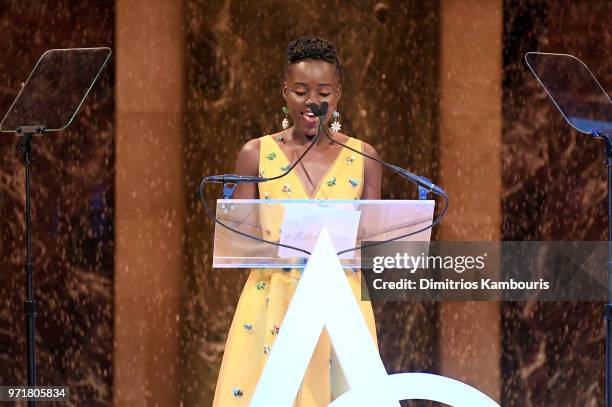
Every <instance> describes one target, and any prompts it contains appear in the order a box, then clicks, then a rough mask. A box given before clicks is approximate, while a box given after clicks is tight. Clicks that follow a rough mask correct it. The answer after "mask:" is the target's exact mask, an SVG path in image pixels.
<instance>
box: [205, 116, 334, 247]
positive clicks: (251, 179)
mask: <svg viewBox="0 0 612 407" xmlns="http://www.w3.org/2000/svg"><path fill="white" fill-rule="evenodd" d="M309 107H310V110H311V111H312V112H313V113H314V114H315V115H316V116H317V117H319V126H318V127H317V134H316V135H315V136H314V138H313V139H312V140H311V142H310V145H309V146H308V148H307V149H306V150H304V152H303V153H302V154H301V155H300V156H299V157H298V159H297V160H296V161H295V162H294V163H291V165H290V166H289V168H288V169H287V170H286V171H285V172H284V173H282V174H280V175H277V176H275V177H270V178H266V177H255V176H252V175H234V174H226V175H211V176H208V177H204V179H203V180H202V182H200V187H199V189H198V190H199V196H200V201H201V202H202V206H203V207H204V211H205V212H206V214H207V215H208V217H209V218H210V219H212V220H213V221H214V222H215V223H217V224H218V225H220V226H222V227H224V228H226V229H228V230H230V231H232V232H234V233H237V234H239V235H240V236H244V237H247V238H250V239H254V240H257V241H259V242H263V243H268V244H271V245H274V246H278V247H285V248H287V249H293V250H297V251H299V252H302V253H304V254H307V255H310V254H311V253H310V252H309V251H307V250H304V249H301V248H299V247H295V246H290V245H286V244H283V243H279V242H274V241H272V240H266V239H263V238H261V237H259V236H255V235H251V234H249V233H246V232H242V231H240V230H238V229H236V228H233V227H231V226H229V225H227V224H225V223H224V222H221V221H220V220H219V219H218V218H217V216H216V214H215V213H213V211H212V209H211V208H210V207H209V206H208V204H207V203H206V194H205V186H206V184H207V183H217V184H218V183H222V184H224V185H225V184H228V183H234V184H239V183H260V182H268V181H274V180H277V179H279V178H282V177H284V176H286V175H287V174H289V173H290V172H291V170H293V168H294V167H295V166H296V165H298V163H299V162H300V161H302V159H303V158H304V157H305V156H306V154H308V152H309V151H310V150H311V149H312V148H313V147H314V145H315V143H316V142H317V140H318V138H319V134H320V132H321V129H322V128H323V117H324V116H325V114H326V113H327V108H326V107H325V109H324V110H323V109H319V106H317V105H315V104H311V105H309ZM321 113H322V114H321Z"/></svg>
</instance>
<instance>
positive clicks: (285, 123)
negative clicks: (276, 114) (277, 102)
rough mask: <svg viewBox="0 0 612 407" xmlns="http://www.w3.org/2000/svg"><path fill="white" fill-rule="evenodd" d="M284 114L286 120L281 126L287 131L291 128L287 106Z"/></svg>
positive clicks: (284, 108) (284, 107)
mask: <svg viewBox="0 0 612 407" xmlns="http://www.w3.org/2000/svg"><path fill="white" fill-rule="evenodd" d="M283 113H285V118H284V119H283V121H282V123H281V126H283V129H285V130H287V129H288V128H289V119H287V115H288V114H289V108H288V107H287V106H283Z"/></svg>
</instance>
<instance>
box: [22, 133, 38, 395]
mask: <svg viewBox="0 0 612 407" xmlns="http://www.w3.org/2000/svg"><path fill="white" fill-rule="evenodd" d="M17 133H18V134H19V135H20V139H19V144H18V145H17V149H18V150H19V152H20V153H21V155H22V156H23V165H24V167H25V227H26V262H25V268H24V270H25V274H26V300H25V301H24V304H23V305H24V311H25V317H26V335H27V339H26V343H27V359H28V386H36V300H35V299H34V260H33V256H32V222H31V216H30V213H31V211H30V202H31V200H30V167H31V166H32V137H33V136H34V135H35V134H42V133H44V128H43V127H42V126H23V127H18V128H17ZM28 406H36V401H35V400H29V401H28Z"/></svg>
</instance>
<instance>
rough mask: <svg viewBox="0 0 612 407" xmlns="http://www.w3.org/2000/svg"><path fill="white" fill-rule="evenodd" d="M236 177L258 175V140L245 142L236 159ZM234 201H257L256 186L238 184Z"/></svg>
mask: <svg viewBox="0 0 612 407" xmlns="http://www.w3.org/2000/svg"><path fill="white" fill-rule="evenodd" d="M235 173H236V174H237V175H254V176H257V175H259V139H254V140H251V141H249V142H247V143H246V144H245V145H244V146H242V149H240V153H238V158H237V159H236V171H235ZM234 198H235V199H258V198H259V194H258V191H257V184H251V183H247V184H239V185H238V187H237V188H236V191H235V192H234Z"/></svg>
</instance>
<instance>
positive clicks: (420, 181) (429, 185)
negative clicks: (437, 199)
mask: <svg viewBox="0 0 612 407" xmlns="http://www.w3.org/2000/svg"><path fill="white" fill-rule="evenodd" d="M388 165H389V168H391V169H392V170H393V171H395V172H397V173H398V174H400V175H403V176H404V177H406V178H408V179H409V180H410V181H412V182H413V183H415V184H417V185H418V186H420V187H423V188H425V189H427V190H428V191H431V192H433V193H434V194H436V195H440V196H446V191H444V190H443V189H442V188H440V187H439V186H437V185H436V184H434V183H433V182H431V181H430V180H428V179H427V178H425V177H421V176H420V175H416V174H415V173H413V172H410V171H408V170H407V169H405V168H402V167H398V166H397V165H393V164H388Z"/></svg>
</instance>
